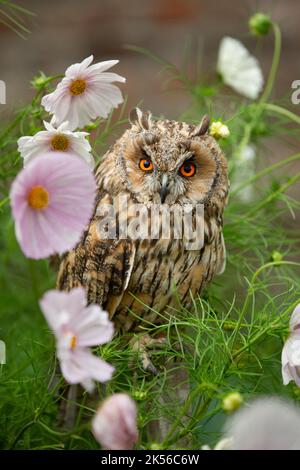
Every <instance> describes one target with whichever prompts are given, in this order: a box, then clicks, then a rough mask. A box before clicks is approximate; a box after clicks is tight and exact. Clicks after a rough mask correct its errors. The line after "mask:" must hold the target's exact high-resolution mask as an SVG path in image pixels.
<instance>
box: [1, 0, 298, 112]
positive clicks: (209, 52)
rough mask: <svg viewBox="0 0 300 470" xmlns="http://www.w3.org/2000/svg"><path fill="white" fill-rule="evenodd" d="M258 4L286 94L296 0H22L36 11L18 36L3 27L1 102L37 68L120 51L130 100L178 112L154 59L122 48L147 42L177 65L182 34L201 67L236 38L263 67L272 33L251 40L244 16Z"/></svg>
mask: <svg viewBox="0 0 300 470" xmlns="http://www.w3.org/2000/svg"><path fill="white" fill-rule="evenodd" d="M256 3H258V4H260V9H261V10H265V11H268V12H272V13H273V15H274V17H275V18H276V19H278V20H279V21H280V23H281V25H282V29H283V55H282V61H281V67H280V74H279V80H278V87H277V88H278V93H279V94H285V95H287V96H288V95H289V94H290V84H291V82H292V81H293V80H294V79H297V78H298V79H299V78H300V70H299V69H300V67H299V60H298V53H299V52H298V45H299V39H300V38H299V34H300V28H299V14H300V4H299V2H298V1H296V0H285V1H284V2H283V1H279V0H278V1H269V0H261V1H260V2H256V1H254V0H253V1H252V0H246V1H241V0H227V1H218V0H211V1H207V0H128V1H127V0H98V1H97V0H80V1H79V0H61V1H59V0H52V1H50V0H48V1H40V0H27V1H24V2H20V4H22V5H23V6H24V7H26V8H28V9H29V10H31V11H33V12H34V13H36V15H37V16H36V18H35V19H34V21H33V22H32V23H31V24H30V29H31V34H30V35H29V36H28V38H27V40H22V39H20V38H19V37H18V36H16V35H15V33H13V32H11V31H8V30H7V29H6V28H4V27H3V26H1V29H0V40H1V46H2V47H1V69H0V79H2V80H5V81H6V83H7V101H8V104H7V109H12V108H14V107H16V106H18V105H20V104H23V103H25V102H26V100H28V98H29V97H31V96H32V90H31V89H30V86H29V81H30V80H31V78H32V77H33V75H36V74H37V72H38V71H39V70H43V71H44V72H45V73H46V74H57V73H62V72H63V71H64V70H65V68H66V67H67V66H68V65H69V64H71V63H72V62H76V61H79V60H81V59H83V58H84V57H86V56H88V55H90V54H91V53H93V54H94V56H95V58H96V59H97V60H103V59H108V58H119V59H120V64H119V65H118V66H117V67H116V68H115V70H116V71H117V72H119V73H120V74H121V75H124V76H125V77H126V78H127V84H126V85H125V86H123V87H122V89H123V90H124V93H126V94H128V95H129V105H135V104H136V103H138V102H140V101H141V100H143V103H144V104H143V106H144V107H145V108H150V109H151V110H152V111H153V112H154V113H155V114H160V113H163V114H164V115H166V116H169V117H176V116H178V115H179V114H180V113H181V112H182V111H184V108H185V106H186V104H187V97H186V96H185V95H184V93H177V92H176V94H174V93H163V92H162V80H161V77H158V71H159V70H160V66H159V65H158V64H156V63H154V62H152V61H151V60H149V59H148V58H145V57H143V56H142V55H140V54H136V53H133V52H131V51H128V50H126V49H124V45H125V44H133V45H136V46H141V47H145V48H148V49H150V50H151V51H153V52H154V53H156V54H160V55H162V56H164V57H165V58H166V59H168V60H170V61H171V62H174V63H175V64H177V65H180V62H181V61H182V58H183V56H184V47H185V44H186V43H187V41H188V40H191V41H192V43H193V44H196V43H198V45H200V47H201V48H202V52H203V64H202V67H203V68H202V70H203V72H204V73H207V71H208V70H213V67H214V64H215V61H216V56H217V49H218V44H219V41H220V39H221V38H222V37H223V36H224V35H231V36H233V37H237V38H240V39H242V40H243V41H244V42H245V43H246V44H247V45H248V46H249V47H250V48H251V50H252V51H253V52H254V53H255V54H256V55H257V56H258V57H259V58H260V61H261V63H262V64H263V68H264V70H265V72H266V71H267V70H268V66H269V64H270V59H271V54H272V37H268V38H265V39H263V40H262V41H257V40H256V39H255V38H252V37H251V36H250V35H249V33H248V30H247V19H248V17H249V16H250V15H251V14H252V13H253V12H254V11H255V4H256Z"/></svg>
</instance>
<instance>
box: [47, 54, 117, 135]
mask: <svg viewBox="0 0 300 470" xmlns="http://www.w3.org/2000/svg"><path fill="white" fill-rule="evenodd" d="M93 59H94V57H93V56H92V55H91V56H89V57H87V58H86V59H84V60H83V61H82V62H80V63H78V64H73V65H71V66H70V67H69V68H68V69H67V70H66V72H65V77H64V78H63V79H62V81H61V82H60V83H59V84H58V85H57V87H56V89H55V90H54V91H53V92H52V93H50V94H49V95H46V96H44V97H43V99H42V106H44V108H45V109H46V111H48V112H49V113H50V114H53V115H54V118H55V122H56V123H57V124H61V123H62V122H64V121H68V122H69V128H70V129H71V130H74V129H76V128H82V127H84V126H85V125H86V124H88V123H89V122H90V121H91V120H92V119H95V118H97V117H98V116H101V117H103V118H106V117H107V116H108V114H109V113H110V111H111V110H112V109H113V108H116V107H117V106H118V105H119V104H120V103H122V102H123V97H122V93H121V91H120V90H119V88H118V87H117V86H116V85H113V82H125V78H124V77H121V76H120V75H118V74H116V73H112V72H107V70H108V69H110V68H111V67H112V66H114V65H116V64H117V63H118V62H119V61H118V60H107V61H104V62H99V63H96V64H94V65H91V63H92V62H93Z"/></svg>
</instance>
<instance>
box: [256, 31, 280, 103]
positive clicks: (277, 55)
mask: <svg viewBox="0 0 300 470" xmlns="http://www.w3.org/2000/svg"><path fill="white" fill-rule="evenodd" d="M272 26H273V32H274V41H275V42H274V54H273V60H272V65H271V69H270V73H269V76H268V80H267V83H266V86H265V89H264V92H263V94H262V95H261V97H260V100H259V104H263V103H266V102H267V101H268V99H269V98H270V95H271V93H272V90H273V86H274V82H275V79H276V75H277V70H278V66H279V61H280V55H281V31H280V28H279V26H278V24H277V23H272Z"/></svg>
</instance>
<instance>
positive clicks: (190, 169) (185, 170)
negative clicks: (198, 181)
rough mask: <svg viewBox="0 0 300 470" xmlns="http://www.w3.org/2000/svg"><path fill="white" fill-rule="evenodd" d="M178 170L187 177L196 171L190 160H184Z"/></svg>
mask: <svg viewBox="0 0 300 470" xmlns="http://www.w3.org/2000/svg"><path fill="white" fill-rule="evenodd" d="M179 172H180V174H181V175H182V176H185V177H186V178H189V177H190V176H194V174H195V173H196V166H195V164H194V163H192V162H185V163H184V164H183V165H181V167H180V168H179Z"/></svg>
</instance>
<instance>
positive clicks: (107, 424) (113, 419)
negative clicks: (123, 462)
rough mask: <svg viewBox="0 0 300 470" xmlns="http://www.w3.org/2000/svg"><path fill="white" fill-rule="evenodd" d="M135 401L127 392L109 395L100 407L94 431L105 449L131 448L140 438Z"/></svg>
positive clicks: (95, 419)
mask: <svg viewBox="0 0 300 470" xmlns="http://www.w3.org/2000/svg"><path fill="white" fill-rule="evenodd" d="M136 420H137V409H136V404H135V402H134V401H133V400H132V399H131V398H130V397H129V396H128V395H126V394H125V393H116V394H114V395H111V396H110V397H108V398H107V399H106V400H104V402H103V403H102V405H101V406H100V408H99V409H98V411H97V413H96V415H95V417H94V419H93V422H92V431H93V434H94V436H95V438H96V439H97V441H98V442H99V443H100V444H101V446H102V447H103V448H104V449H107V450H130V449H132V448H133V446H134V444H135V443H136V442H137V440H138V430H137V425H136Z"/></svg>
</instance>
